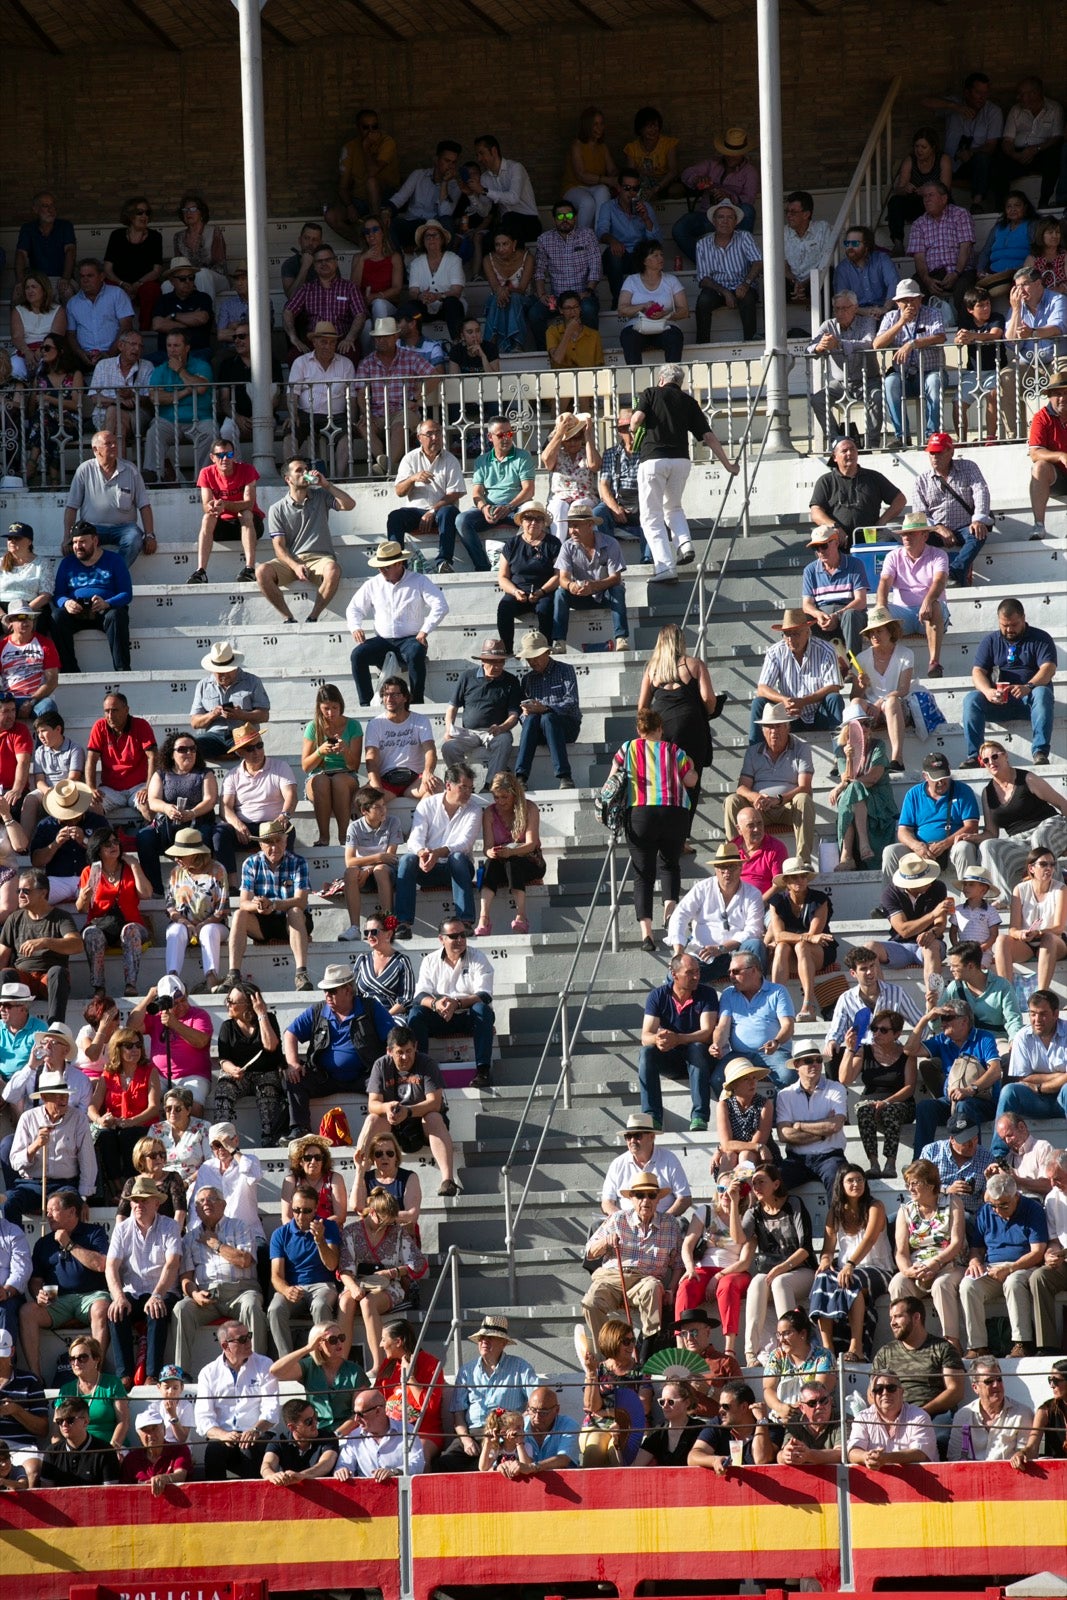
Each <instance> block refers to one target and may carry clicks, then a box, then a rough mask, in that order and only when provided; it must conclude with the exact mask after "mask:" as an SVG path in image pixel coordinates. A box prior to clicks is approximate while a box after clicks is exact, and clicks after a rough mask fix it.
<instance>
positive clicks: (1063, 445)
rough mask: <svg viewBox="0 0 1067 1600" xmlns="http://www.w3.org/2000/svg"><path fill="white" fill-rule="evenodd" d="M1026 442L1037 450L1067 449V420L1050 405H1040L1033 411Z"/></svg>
mask: <svg viewBox="0 0 1067 1600" xmlns="http://www.w3.org/2000/svg"><path fill="white" fill-rule="evenodd" d="M1027 443H1028V444H1030V445H1031V446H1034V445H1036V446H1037V448H1038V449H1039V450H1067V422H1065V421H1064V420H1063V418H1062V417H1058V416H1057V415H1056V413H1055V412H1054V411H1053V409H1052V407H1051V406H1042V407H1041V410H1040V411H1037V412H1035V413H1034V418H1033V421H1032V422H1031V424H1030V437H1029V439H1028V440H1027Z"/></svg>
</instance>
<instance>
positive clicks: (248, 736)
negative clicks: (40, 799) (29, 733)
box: [45, 722, 263, 805]
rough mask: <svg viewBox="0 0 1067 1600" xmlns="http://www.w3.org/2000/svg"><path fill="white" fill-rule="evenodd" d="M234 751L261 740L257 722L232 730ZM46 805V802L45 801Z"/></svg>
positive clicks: (241, 725) (261, 731)
mask: <svg viewBox="0 0 1067 1600" xmlns="http://www.w3.org/2000/svg"><path fill="white" fill-rule="evenodd" d="M230 737H231V739H232V740H233V748H234V749H235V750H243V749H244V747H245V745H246V744H255V742H256V740H257V739H262V737H263V729H262V728H261V727H260V726H259V723H258V722H242V723H240V724H238V726H237V727H236V728H234V730H233V733H232V734H231V735H230ZM45 804H46V805H47V804H48V802H47V801H45Z"/></svg>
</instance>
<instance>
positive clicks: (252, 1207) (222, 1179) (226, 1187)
mask: <svg viewBox="0 0 1067 1600" xmlns="http://www.w3.org/2000/svg"><path fill="white" fill-rule="evenodd" d="M262 1176H263V1168H262V1167H261V1166H260V1164H259V1157H258V1156H252V1155H246V1154H245V1152H244V1151H243V1150H242V1151H240V1152H239V1153H238V1155H236V1156H235V1157H234V1159H233V1160H232V1161H231V1162H230V1164H229V1166H228V1167H227V1168H226V1170H225V1172H224V1171H223V1170H222V1167H221V1166H220V1165H219V1163H218V1161H216V1160H215V1158H214V1157H212V1159H211V1160H210V1161H205V1162H204V1164H203V1166H202V1167H201V1168H200V1171H199V1172H198V1173H197V1175H196V1177H195V1178H194V1179H193V1185H192V1188H191V1189H190V1191H189V1192H190V1194H192V1195H195V1194H196V1191H197V1190H198V1189H205V1188H207V1189H218V1190H219V1192H220V1193H221V1195H222V1197H223V1199H224V1201H225V1202H226V1215H227V1216H228V1217H233V1218H234V1219H235V1220H236V1221H238V1222H243V1223H245V1224H246V1226H247V1227H249V1228H251V1230H252V1237H253V1239H255V1240H257V1241H258V1240H260V1239H265V1238H266V1234H265V1233H264V1231H263V1224H262V1222H260V1220H259V1209H258V1205H257V1198H258V1189H259V1180H260V1178H262Z"/></svg>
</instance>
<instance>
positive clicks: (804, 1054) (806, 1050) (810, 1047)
mask: <svg viewBox="0 0 1067 1600" xmlns="http://www.w3.org/2000/svg"><path fill="white" fill-rule="evenodd" d="M821 1060H822V1051H821V1050H820V1049H819V1046H818V1045H817V1044H798V1045H797V1047H796V1049H795V1050H794V1051H793V1054H792V1055H791V1056H790V1057H789V1065H790V1066H791V1067H795V1066H796V1064H797V1062H798V1061H821Z"/></svg>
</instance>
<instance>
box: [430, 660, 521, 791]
mask: <svg viewBox="0 0 1067 1600" xmlns="http://www.w3.org/2000/svg"><path fill="white" fill-rule="evenodd" d="M507 658H508V652H507V650H506V649H505V648H504V643H503V641H502V640H501V639H486V640H485V641H484V642H483V644H482V648H481V650H480V651H479V652H478V654H477V656H476V657H475V659H476V660H477V661H480V662H481V666H479V667H470V668H468V670H467V671H466V672H465V673H464V674H463V675H462V677H461V678H460V680H459V682H458V683H457V684H456V687H455V688H454V689H453V691H452V703H451V705H450V706H449V708H448V710H447V711H446V712H445V737H444V742H443V743H442V745H441V755H442V756H443V757H444V760H445V761H446V762H447V763H448V765H449V766H451V765H452V764H453V763H454V762H456V761H466V760H468V758H469V757H470V756H472V755H473V754H474V753H475V751H476V750H482V749H484V750H485V752H486V757H485V759H486V767H487V770H486V774H485V787H486V789H488V788H489V787H490V785H491V784H492V781H493V779H494V778H495V777H496V775H497V773H498V772H503V770H504V768H505V767H506V766H507V764H508V757H509V756H510V755H511V747H512V744H513V743H514V740H513V739H512V736H511V730H512V728H514V726H515V724H516V723H517V722H518V720H519V717H520V716H521V714H522V697H521V691H520V689H519V680H518V678H516V677H515V675H514V673H511V672H505V671H504V663H505V661H506V660H507ZM457 712H459V713H461V726H460V727H459V728H457V727H456V714H457Z"/></svg>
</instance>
